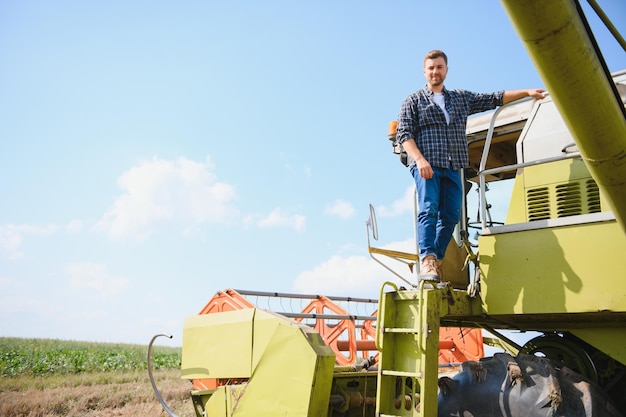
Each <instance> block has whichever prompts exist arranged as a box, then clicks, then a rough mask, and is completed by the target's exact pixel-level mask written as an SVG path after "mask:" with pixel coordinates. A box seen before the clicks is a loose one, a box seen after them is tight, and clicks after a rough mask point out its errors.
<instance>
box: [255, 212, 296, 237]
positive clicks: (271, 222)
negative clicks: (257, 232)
mask: <svg viewBox="0 0 626 417" xmlns="http://www.w3.org/2000/svg"><path fill="white" fill-rule="evenodd" d="M256 224H257V226H259V227H262V228H266V227H267V228H269V227H287V228H291V229H294V230H296V231H297V232H302V231H304V229H305V228H306V217H305V216H302V215H300V214H288V213H285V212H283V210H282V209H281V208H275V209H274V210H272V212H271V213H269V214H268V215H267V216H265V217H264V218H262V219H261V220H259V221H257V223H256Z"/></svg>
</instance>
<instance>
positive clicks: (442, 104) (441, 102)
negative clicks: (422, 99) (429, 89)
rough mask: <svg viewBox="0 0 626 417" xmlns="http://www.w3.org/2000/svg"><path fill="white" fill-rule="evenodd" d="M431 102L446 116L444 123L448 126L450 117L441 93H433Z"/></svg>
mask: <svg viewBox="0 0 626 417" xmlns="http://www.w3.org/2000/svg"><path fill="white" fill-rule="evenodd" d="M433 101H434V102H435V103H436V104H437V105H438V106H439V107H440V108H441V110H443V114H445V116H446V123H447V124H450V115H449V114H448V111H447V110H446V101H445V100H444V97H443V93H433Z"/></svg>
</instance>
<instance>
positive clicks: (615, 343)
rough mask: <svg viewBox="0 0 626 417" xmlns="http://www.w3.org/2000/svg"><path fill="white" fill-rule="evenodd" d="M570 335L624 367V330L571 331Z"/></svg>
mask: <svg viewBox="0 0 626 417" xmlns="http://www.w3.org/2000/svg"><path fill="white" fill-rule="evenodd" d="M571 332H572V334H574V335H575V336H578V337H579V338H581V339H583V340H584V341H585V342H587V343H589V344H590V345H592V346H594V347H596V348H597V349H599V350H601V351H602V352H604V353H606V354H608V355H609V356H611V357H612V358H613V359H615V360H618V361H620V362H621V363H622V364H623V365H626V329H624V328H587V329H573V330H572V331H571Z"/></svg>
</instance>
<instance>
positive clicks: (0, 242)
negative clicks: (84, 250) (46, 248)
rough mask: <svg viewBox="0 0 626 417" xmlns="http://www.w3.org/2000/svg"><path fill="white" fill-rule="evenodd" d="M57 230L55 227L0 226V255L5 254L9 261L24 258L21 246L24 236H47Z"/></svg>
mask: <svg viewBox="0 0 626 417" xmlns="http://www.w3.org/2000/svg"><path fill="white" fill-rule="evenodd" d="M57 229H58V228H57V227H56V226H55V225H52V224H50V225H47V226H45V227H40V226H33V225H28V224H20V225H14V224H7V225H0V253H4V254H6V255H7V256H8V257H9V259H20V258H23V257H24V253H23V252H22V251H21V249H20V248H21V246H22V243H23V241H24V236H25V235H39V236H41V235H48V234H51V233H54V232H55V231H56V230H57Z"/></svg>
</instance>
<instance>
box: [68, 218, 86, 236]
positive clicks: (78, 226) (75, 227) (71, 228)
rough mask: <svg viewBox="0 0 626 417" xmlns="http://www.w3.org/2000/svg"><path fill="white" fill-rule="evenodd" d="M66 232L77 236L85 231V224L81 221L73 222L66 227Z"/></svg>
mask: <svg viewBox="0 0 626 417" xmlns="http://www.w3.org/2000/svg"><path fill="white" fill-rule="evenodd" d="M65 231H66V232H67V233H70V234H77V233H80V232H82V231H83V222H81V221H80V220H72V221H71V222H69V223H68V224H66V225H65Z"/></svg>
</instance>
